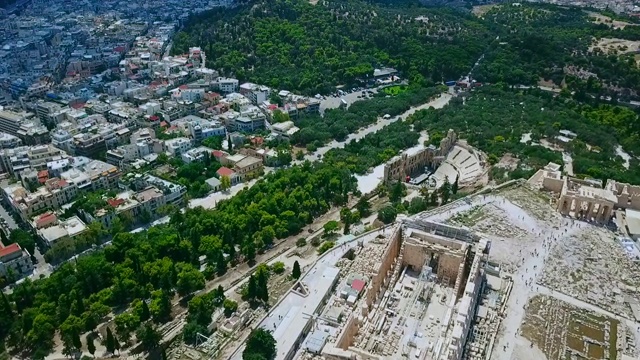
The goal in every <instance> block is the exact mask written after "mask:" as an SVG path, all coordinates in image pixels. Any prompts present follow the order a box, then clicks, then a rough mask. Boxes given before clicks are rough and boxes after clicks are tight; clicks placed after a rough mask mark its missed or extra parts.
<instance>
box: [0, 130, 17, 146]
mask: <svg viewBox="0 0 640 360" xmlns="http://www.w3.org/2000/svg"><path fill="white" fill-rule="evenodd" d="M19 146H22V140H20V139H19V138H18V137H16V136H13V135H10V134H7V133H4V132H0V149H13V148H16V147H19Z"/></svg>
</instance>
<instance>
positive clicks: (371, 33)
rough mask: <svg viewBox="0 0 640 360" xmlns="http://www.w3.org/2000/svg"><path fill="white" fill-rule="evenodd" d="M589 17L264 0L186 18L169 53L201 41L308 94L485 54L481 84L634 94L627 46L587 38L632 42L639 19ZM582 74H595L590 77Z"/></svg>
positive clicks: (440, 68) (513, 9)
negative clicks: (604, 45)
mask: <svg viewBox="0 0 640 360" xmlns="http://www.w3.org/2000/svg"><path fill="white" fill-rule="evenodd" d="M609 15H611V14H609ZM593 20H594V19H593V15H592V14H590V13H589V12H587V11H585V10H583V9H580V8H572V7H559V6H553V5H547V4H522V5H512V4H503V5H500V6H495V7H492V8H491V9H490V10H489V11H488V12H486V13H483V14H481V16H473V15H471V14H470V13H468V12H466V11H462V10H453V9H449V8H438V7H435V8H422V7H419V6H417V5H416V4H415V3H413V2H411V1H402V2H399V3H398V2H393V3H391V2H387V1H374V2H365V1H361V0H342V1H338V0H332V1H331V0H325V1H320V2H318V4H317V5H312V4H310V3H309V2H308V1H305V0H291V1H285V0H261V1H258V2H255V3H253V4H252V5H251V6H248V5H247V6H241V7H238V8H236V9H234V10H231V11H229V10H226V9H225V10H213V11H209V12H205V13H202V14H199V15H195V16H193V17H191V18H190V19H189V20H188V21H187V25H186V26H185V28H184V29H183V30H182V31H180V32H178V33H177V34H176V36H175V38H174V45H173V47H172V52H173V53H174V54H179V53H184V52H186V51H187V49H188V47H189V46H201V47H203V48H204V49H205V51H206V52H207V54H209V56H208V58H207V59H208V66H210V67H212V68H215V69H218V70H220V71H221V72H222V73H224V74H227V75H233V76H236V77H238V78H239V79H241V80H242V81H245V80H246V81H253V82H256V83H260V84H265V85H268V86H271V87H274V88H278V89H287V90H291V91H296V92H301V93H305V94H315V93H327V92H330V91H332V90H333V89H334V87H335V86H336V85H339V84H344V85H348V86H349V85H353V84H356V83H357V82H358V79H366V78H367V77H370V76H371V75H372V73H373V69H374V68H375V67H383V66H390V67H395V68H397V69H398V70H400V71H401V72H402V73H403V75H404V76H405V77H406V78H407V79H408V80H409V81H410V82H411V83H412V84H414V85H416V84H421V85H425V84H427V85H429V84H432V83H436V82H441V81H443V80H451V79H458V78H460V77H461V76H464V75H466V74H467V73H468V71H469V70H470V69H471V68H472V67H473V64H474V63H475V61H476V60H477V59H478V58H479V57H480V55H482V54H484V55H485V56H484V59H483V61H481V62H480V63H478V64H477V66H475V68H474V71H473V76H474V77H475V78H476V79H477V80H478V81H480V82H489V83H499V82H504V83H507V84H511V85H533V84H537V83H538V81H539V80H541V79H544V80H547V81H551V82H552V83H553V84H555V85H556V86H561V85H562V86H564V85H566V86H569V88H570V89H571V90H577V91H583V92H586V93H589V94H592V95H596V96H606V95H612V94H616V95H617V96H622V97H623V98H628V97H635V96H638V92H639V91H640V85H638V84H640V70H639V69H638V67H637V66H636V61H635V58H634V54H633V53H628V54H622V53H618V54H611V53H609V52H608V51H605V50H603V49H601V48H599V47H596V46H594V45H595V44H596V43H597V41H598V39H602V38H609V39H611V38H615V39H625V40H639V39H640V27H638V26H626V27H616V28H614V27H612V26H611V24H607V23H603V22H600V23H598V22H595V21H593ZM626 20H629V21H634V20H633V19H626ZM621 51H622V52H624V50H621ZM589 77H593V78H594V79H596V80H597V81H592V82H591V83H589V84H587V80H588V79H589ZM594 84H595V85H596V86H593V85H594Z"/></svg>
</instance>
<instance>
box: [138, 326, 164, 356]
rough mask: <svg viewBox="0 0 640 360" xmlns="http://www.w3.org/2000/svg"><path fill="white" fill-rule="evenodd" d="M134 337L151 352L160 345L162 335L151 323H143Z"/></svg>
mask: <svg viewBox="0 0 640 360" xmlns="http://www.w3.org/2000/svg"><path fill="white" fill-rule="evenodd" d="M136 338H137V339H138V340H139V341H140V343H141V345H142V348H143V349H144V350H145V351H147V352H151V351H153V350H155V349H157V348H158V347H159V346H160V340H162V335H161V334H160V333H159V332H158V330H156V328H155V327H153V325H152V324H151V323H145V324H144V325H142V326H141V327H140V329H138V331H137V332H136Z"/></svg>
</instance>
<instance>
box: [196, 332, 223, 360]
mask: <svg viewBox="0 0 640 360" xmlns="http://www.w3.org/2000/svg"><path fill="white" fill-rule="evenodd" d="M221 345H222V344H221V342H220V340H219V339H218V338H217V337H216V335H215V334H214V336H213V337H208V336H206V335H204V334H201V333H197V334H196V344H195V349H196V350H198V351H201V352H203V353H205V354H206V355H207V357H208V358H209V359H215V358H216V356H217V354H218V350H220V347H221Z"/></svg>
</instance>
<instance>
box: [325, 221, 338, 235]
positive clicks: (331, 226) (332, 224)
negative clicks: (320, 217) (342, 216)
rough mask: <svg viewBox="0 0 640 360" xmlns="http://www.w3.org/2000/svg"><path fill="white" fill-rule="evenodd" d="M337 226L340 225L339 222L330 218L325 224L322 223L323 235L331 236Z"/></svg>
mask: <svg viewBox="0 0 640 360" xmlns="http://www.w3.org/2000/svg"><path fill="white" fill-rule="evenodd" d="M339 227H340V224H339V223H338V222H337V221H335V220H331V221H329V222H327V223H326V224H324V226H323V227H322V228H323V229H324V234H325V236H331V235H333V234H334V232H335V231H336V230H338V228H339Z"/></svg>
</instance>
